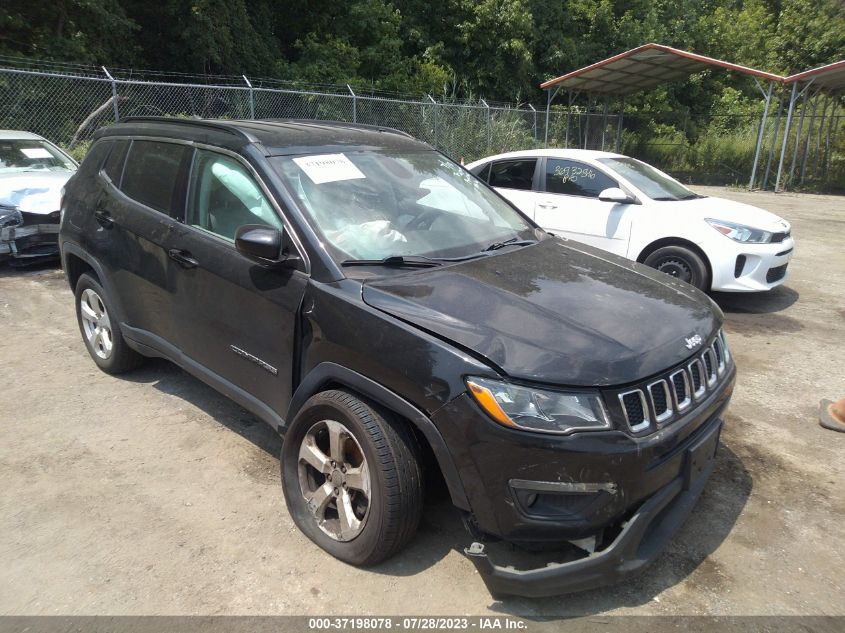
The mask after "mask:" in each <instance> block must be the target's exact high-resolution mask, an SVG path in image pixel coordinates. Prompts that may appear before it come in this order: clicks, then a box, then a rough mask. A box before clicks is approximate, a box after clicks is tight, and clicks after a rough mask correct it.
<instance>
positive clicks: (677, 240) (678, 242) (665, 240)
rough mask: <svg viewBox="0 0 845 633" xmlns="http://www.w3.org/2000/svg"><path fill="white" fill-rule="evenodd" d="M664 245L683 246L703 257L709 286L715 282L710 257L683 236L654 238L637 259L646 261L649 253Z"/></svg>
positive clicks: (641, 261)
mask: <svg viewBox="0 0 845 633" xmlns="http://www.w3.org/2000/svg"><path fill="white" fill-rule="evenodd" d="M664 246H681V247H683V248H687V249H689V250H691V251H692V252H694V253H695V254H696V255H698V256H699V257H701V261H703V262H704V266H705V267H706V268H707V286H708V288H709V287H710V284H712V283H713V264H712V263H711V262H710V258H709V257H708V256H707V253H705V252H704V251H703V250H702V248H701V247H700V246H699V245H698V244H696V243H695V242H691V241H690V240H687V239H684V238H682V237H662V238H660V239H659V240H654V241H653V242H651V243H650V244H648V245H647V246H646V247H645V248H643V249H642V251H640V254H639V255H637V259H636V261H637V262H638V263H640V264H642V263H645V260H646V258H648V256H649V255H651V254H652V253H653V252H654V251H656V250H657V249H659V248H663V247H664Z"/></svg>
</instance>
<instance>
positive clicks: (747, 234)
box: [705, 218, 772, 244]
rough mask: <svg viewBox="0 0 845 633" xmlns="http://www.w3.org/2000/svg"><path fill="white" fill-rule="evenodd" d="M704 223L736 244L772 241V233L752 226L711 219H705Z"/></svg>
mask: <svg viewBox="0 0 845 633" xmlns="http://www.w3.org/2000/svg"><path fill="white" fill-rule="evenodd" d="M705 222H707V224H709V225H710V226H712V227H713V228H714V229H716V230H717V231H719V233H721V234H722V235H725V236H727V237H729V238H731V239H732V240H734V241H736V242H744V243H746V244H768V243H769V242H771V241H772V233H770V232H769V231H764V230H762V229H755V228H754V227H753V226H746V225H745V224H736V223H734V222H726V221H724V220H714V219H712V218H705Z"/></svg>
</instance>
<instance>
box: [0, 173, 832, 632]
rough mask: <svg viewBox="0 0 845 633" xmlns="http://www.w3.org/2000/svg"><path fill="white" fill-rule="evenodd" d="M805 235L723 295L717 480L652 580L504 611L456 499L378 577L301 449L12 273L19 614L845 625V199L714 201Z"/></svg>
mask: <svg viewBox="0 0 845 633" xmlns="http://www.w3.org/2000/svg"><path fill="white" fill-rule="evenodd" d="M699 189H700V190H701V191H703V192H706V193H711V194H716V195H722V196H725V197H728V198H733V199H737V200H741V201H747V202H750V203H752V204H756V205H758V206H762V207H764V208H768V209H770V210H772V211H774V212H775V213H778V214H780V215H782V216H784V217H785V218H787V219H788V220H790V221H791V222H792V224H793V230H794V234H795V237H796V240H797V247H796V253H795V257H794V259H793V263H792V265H791V267H790V271H791V273H790V277H789V280H788V281H787V283H786V285H785V286H783V287H781V288H779V289H778V290H776V291H774V292H771V293H768V294H766V295H762V296H760V295H752V296H737V295H719V296H717V297H715V298H716V300H717V301H718V302H719V304H720V305H721V306H722V307H723V309H724V310H725V313H726V317H727V324H726V331H727V332H728V336H729V341H730V343H731V346H732V350H733V353H734V355H735V357H736V360H737V364H738V367H739V378H738V382H737V388H736V391H735V395H734V399H733V403H732V405H731V407H730V409H729V412H728V414H727V416H726V419H725V422H726V427H725V431H724V432H723V435H722V437H723V441H724V445H723V448H722V449H721V451H720V453H719V456H718V463H717V469H716V472H715V473H714V476H713V477H712V479H711V481H710V482H709V484H708V486H707V488H706V490H705V493H704V495H703V497H702V499H701V501H700V502H699V504H698V506H697V508H696V510H695V511H694V513H693V515H692V516H691V518H690V519H689V520H688V521H687V523H686V524H685V526H684V528H683V529H682V530H681V531H680V533H679V534H678V535H677V536H676V538H675V539H674V540H673V541H672V543H671V544H670V546H669V547H668V549H667V550H666V551H665V553H664V554H663V555H662V556H661V557H660V559H659V560H658V561H657V562H656V563H655V564H654V565H653V566H652V567H650V568H649V569H648V570H646V572H645V573H643V574H642V575H640V576H639V577H637V578H636V579H635V580H633V581H631V582H629V583H626V584H624V585H619V586H615V587H610V588H606V589H601V590H596V591H590V592H585V593H581V594H575V595H569V596H565V597H559V598H551V599H543V600H524V599H513V600H506V601H502V602H498V601H493V600H492V599H491V598H490V596H489V595H488V594H487V592H486V591H485V588H484V585H483V583H482V582H481V580H480V578H479V577H478V575H477V574H476V573H475V571H474V568H473V566H472V564H471V563H470V562H469V561H467V560H466V559H464V557H463V556H462V555H461V553H460V552H461V550H462V548H463V547H464V546H465V545H466V544H468V542H469V540H470V539H469V537H468V536H467V535H466V534H465V532H464V530H463V527H462V526H461V524H460V521H459V518H458V516H457V514H456V513H455V512H454V511H453V510H452V509H451V507H450V506H449V504H448V502H447V501H445V500H444V498H443V497H442V496H440V497H438V496H437V495H433V497H432V498H431V499H430V500H429V501H428V503H427V507H426V512H425V518H424V519H423V523H422V525H421V527H420V531H419V534H418V536H417V538H416V540H415V541H414V542H413V543H412V544H411V546H410V547H409V548H408V549H407V550H406V551H404V552H402V553H401V554H400V555H398V556H396V557H395V558H393V559H391V560H390V561H388V562H386V563H384V564H382V565H380V566H378V567H376V568H374V569H369V570H360V569H355V568H352V567H348V566H346V565H344V564H342V563H340V562H338V561H336V560H334V559H332V558H330V557H329V556H328V555H326V554H324V553H322V552H321V551H320V550H318V549H317V548H316V546H314V545H313V544H311V542H310V541H308V540H307V539H306V538H305V537H304V536H303V535H301V534H300V533H299V532H298V531H297V529H296V528H295V527H294V524H293V522H292V520H291V519H290V517H289V516H288V514H287V511H286V509H285V505H284V501H283V499H282V496H281V488H280V486H279V481H278V479H279V473H278V471H279V467H278V459H277V455H278V453H279V448H280V442H279V439H278V438H277V437H276V436H275V435H274V434H273V433H272V432H271V431H270V430H269V428H266V427H265V426H264V425H263V424H262V423H261V422H259V421H258V420H256V419H255V418H254V417H253V416H251V415H250V414H248V413H246V412H245V411H243V410H242V409H240V408H239V407H238V406H236V405H235V404H233V403H232V402H230V401H228V400H227V399H226V398H224V397H223V396H220V395H218V394H217V393H216V392H214V391H213V390H212V389H210V388H209V387H207V386H205V385H204V384H203V383H201V382H200V381H198V380H196V379H195V378H193V377H191V376H189V375H188V374H186V373H184V372H183V371H181V370H179V369H177V368H176V367H174V366H172V365H170V364H168V363H166V362H163V361H154V362H151V363H149V364H148V365H147V366H145V367H144V368H142V369H141V370H138V371H136V372H134V373H131V374H129V375H126V376H124V377H121V378H113V377H110V376H107V375H106V374H103V373H101V372H100V371H98V370H97V369H96V367H95V366H94V364H93V363H92V362H91V360H90V359H89V358H88V356H87V354H86V351H85V348H84V346H83V344H82V341H81V339H80V335H79V332H78V330H77V326H76V322H75V318H74V314H73V302H72V298H71V294H70V291H69V290H68V287H67V284H66V282H65V280H64V275H63V273H62V272H61V271H60V270H57V269H56V268H55V267H51V266H40V267H37V268H31V269H24V270H14V269H9V268H8V267H4V268H2V269H0V328H2V332H3V335H2V337H0V378H2V386H0V412H2V413H0V420H2V442H0V481H2V482H3V484H2V487H0V536H2V538H0V561H2V565H0V614H7V615H8V614H13V615H49V614H63V615H69V614H80V615H83V614H84V615H95V614H109V615H136V614H242V615H259V614H267V615H271V614H394V615H402V614H409V613H411V614H485V613H490V614H513V615H520V616H525V617H533V616H572V615H584V614H604V613H613V614H672V615H685V614H708V615H710V614H730V615H737V614H739V615H749V614H760V615H774V614H778V615H782V614H816V615H821V614H826V615H845V602H843V600H842V599H841V596H842V595H843V593H844V592H843V590H845V581H843V576H842V570H843V569H845V547H843V543H845V492H843V489H842V488H843V483H845V477H843V464H845V460H843V458H842V455H843V451H845V434H839V433H835V432H832V431H826V430H824V429H822V428H821V427H819V425H818V423H817V422H818V405H819V400H820V399H821V398H823V397H828V398H839V397H843V396H845V248H843V236H845V199H843V198H839V197H832V196H812V195H800V196H799V195H793V194H778V195H774V194H768V193H754V194H749V193H745V192H737V191H730V190H722V189H707V188H699Z"/></svg>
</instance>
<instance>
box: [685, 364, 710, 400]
mask: <svg viewBox="0 0 845 633" xmlns="http://www.w3.org/2000/svg"><path fill="white" fill-rule="evenodd" d="M687 369H688V370H689V373H690V385H692V395H693V397H694V398H695V399H696V400H701V398H702V396H704V394H705V393H707V383H706V381H705V379H704V377H705V374H704V365H703V364H702V362H701V361H700V360H699V359H697V358H696V359H695V360H693V361H692V362H691V363H690V364H689V365H688V366H687ZM696 373H697V374H698V387H697V388H696V386H695V382H696V381H695V375H696Z"/></svg>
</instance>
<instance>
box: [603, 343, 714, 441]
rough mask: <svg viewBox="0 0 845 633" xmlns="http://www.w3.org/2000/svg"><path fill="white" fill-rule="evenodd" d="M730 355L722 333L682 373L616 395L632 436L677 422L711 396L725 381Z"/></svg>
mask: <svg viewBox="0 0 845 633" xmlns="http://www.w3.org/2000/svg"><path fill="white" fill-rule="evenodd" d="M730 358H731V355H730V352H729V351H728V347H727V344H726V342H725V335H724V332H722V331H721V330H720V331H719V333H718V334H717V335H716V337H715V338H714V339H713V341H712V342H711V343H710V345H708V346H707V347H706V348H704V349H703V350H702V351H701V352H700V353H699V354H698V355H697V356H695V357H693V358H692V359H691V360H690V361H688V363H687V365H686V366H685V367H683V368H681V369H676V370H674V371H672V372H671V373H669V374H667V375H665V376H663V377H659V378H658V379H657V380H653V381H652V382H651V383H649V384H648V385H646V386H643V387H642V388H634V389H629V390H628V391H625V392H623V393H620V394H619V395H618V398H619V404H620V405H621V409H622V415H623V417H624V419H625V421H626V422H627V424H628V428H630V429H631V431H633V432H634V433H642V432H645V431H646V430H651V431H653V430H655V426H656V428H662V427H663V426H665V425H666V424H669V423H670V422H672V421H674V420H676V419H678V418H679V417H680V415H681V414H684V413H686V412H687V410H689V409H690V408H692V407H694V406H697V404H695V403H698V402H700V401H702V400H704V399H705V397H706V396H707V395H708V394H709V393H710V392H712V391H713V390H714V389H715V388H716V387H717V386H718V385H719V383H720V381H721V380H722V378H724V376H725V374H726V373H727V372H726V369H727V368H728V364H729V362H730Z"/></svg>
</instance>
